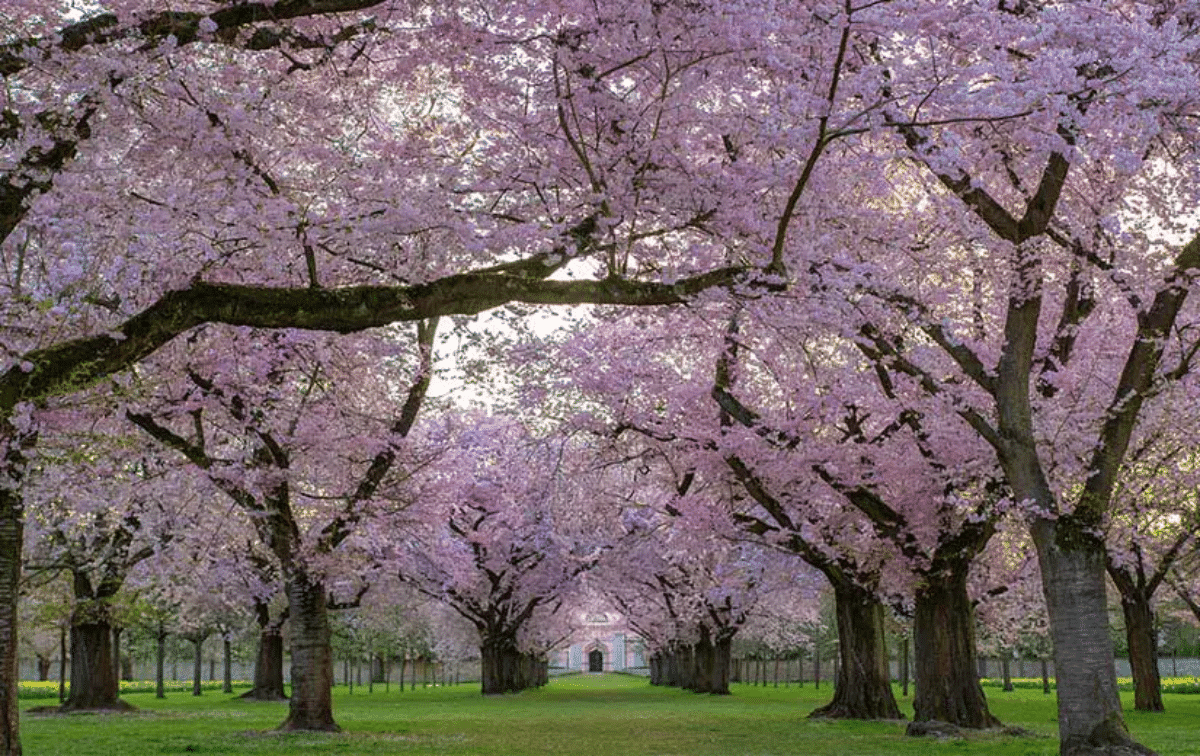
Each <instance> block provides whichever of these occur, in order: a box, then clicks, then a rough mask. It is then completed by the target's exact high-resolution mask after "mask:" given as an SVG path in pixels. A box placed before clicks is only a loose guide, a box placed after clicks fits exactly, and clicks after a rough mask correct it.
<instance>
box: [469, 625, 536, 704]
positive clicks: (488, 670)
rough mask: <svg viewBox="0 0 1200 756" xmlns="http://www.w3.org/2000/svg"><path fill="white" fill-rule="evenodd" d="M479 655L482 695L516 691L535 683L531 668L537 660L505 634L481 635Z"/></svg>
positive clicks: (533, 668)
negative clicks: (521, 649)
mask: <svg viewBox="0 0 1200 756" xmlns="http://www.w3.org/2000/svg"><path fill="white" fill-rule="evenodd" d="M479 654H480V671H481V678H482V679H481V681H480V690H481V692H482V693H483V695H485V696H490V695H498V694H501V693H517V692H519V691H522V690H525V689H526V688H532V687H536V686H537V685H538V678H539V676H538V675H537V674H536V669H535V668H536V666H537V665H538V663H539V660H538V659H537V657H535V656H534V655H533V654H528V653H525V652H522V651H520V650H518V648H517V641H516V639H515V638H513V637H511V636H509V635H506V634H485V635H484V636H483V638H482V639H481V643H480V646H479Z"/></svg>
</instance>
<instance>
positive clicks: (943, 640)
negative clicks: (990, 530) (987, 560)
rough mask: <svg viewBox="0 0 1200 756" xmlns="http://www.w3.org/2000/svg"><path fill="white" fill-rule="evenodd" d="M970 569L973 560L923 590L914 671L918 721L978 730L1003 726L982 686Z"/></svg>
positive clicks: (930, 578)
mask: <svg viewBox="0 0 1200 756" xmlns="http://www.w3.org/2000/svg"><path fill="white" fill-rule="evenodd" d="M969 567H970V562H969V561H967V562H965V563H963V562H959V563H957V564H954V565H951V566H948V567H947V568H946V569H945V570H940V571H935V572H930V573H928V574H926V575H924V580H923V581H922V582H921V583H920V585H919V587H918V588H917V591H916V602H915V608H914V614H913V650H914V664H913V667H914V668H915V670H916V676H917V680H916V684H917V689H916V692H915V693H914V695H913V712H914V713H913V721H914V722H926V721H931V720H938V721H942V722H950V723H951V724H956V725H958V726H959V727H971V728H976V729H982V728H986V727H996V726H998V725H999V724H1000V720H998V719H996V717H994V716H992V714H991V712H990V711H988V705H987V698H986V697H985V696H984V694H983V687H982V686H981V685H980V684H979V677H978V670H977V661H976V658H975V655H976V650H975V648H976V644H975V609H974V606H973V605H972V604H971V598H970V596H969V595H968V593H967V571H968V569H969ZM843 666H845V665H843ZM906 677H907V675H906ZM907 687H908V685H907V681H906V683H905V688H907Z"/></svg>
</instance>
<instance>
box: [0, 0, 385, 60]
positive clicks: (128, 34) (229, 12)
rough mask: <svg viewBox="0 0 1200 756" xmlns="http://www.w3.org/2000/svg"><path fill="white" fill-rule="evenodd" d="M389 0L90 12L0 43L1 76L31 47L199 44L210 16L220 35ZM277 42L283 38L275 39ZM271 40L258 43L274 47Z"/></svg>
mask: <svg viewBox="0 0 1200 756" xmlns="http://www.w3.org/2000/svg"><path fill="white" fill-rule="evenodd" d="M383 1H384V0H281V1H280V2H277V3H274V4H271V3H264V2H258V3H239V2H233V3H230V4H228V5H226V6H225V7H222V8H218V9H217V10H214V11H212V12H211V13H198V12H183V11H169V10H164V11H159V12H157V13H152V14H149V15H145V16H142V17H140V18H136V19H121V18H120V17H118V16H117V15H116V14H113V13H101V14H97V15H95V16H89V17H88V18H85V19H83V20H81V21H77V22H75V23H73V24H70V25H69V26H65V27H63V28H62V29H61V30H59V32H58V34H56V35H55V36H54V38H52V39H37V38H31V39H22V40H17V41H15V42H10V43H8V44H6V45H3V46H0V76H12V75H14V74H17V73H20V72H21V71H23V70H24V69H25V68H27V67H28V66H29V52H28V51H29V50H33V49H41V50H45V49H47V47H48V46H49V45H53V47H55V48H57V49H59V50H61V51H63V52H77V51H79V50H82V49H83V48H85V47H91V46H94V45H104V44H108V43H110V42H114V41H117V40H121V39H137V38H140V39H145V40H146V41H147V42H157V41H161V40H165V39H166V38H167V37H168V36H174V37H175V41H176V44H177V45H186V44H190V43H192V42H195V41H196V40H197V39H199V37H200V29H201V22H203V21H205V20H207V21H208V22H210V24H211V25H212V26H210V28H212V29H213V35H214V36H215V37H218V38H220V37H223V36H226V35H229V34H230V33H231V32H235V31H236V30H238V29H240V28H242V27H244V26H248V25H250V24H255V23H260V22H263V21H286V20H289V19H294V18H303V17H309V16H330V15H334V14H337V13H348V12H351V11H359V10H366V9H368V8H372V7H374V6H377V5H381V4H382V3H383ZM274 41H275V42H276V43H277V42H278V39H275V40H274ZM270 46H273V45H272V44H269V43H263V44H257V45H254V47H270Z"/></svg>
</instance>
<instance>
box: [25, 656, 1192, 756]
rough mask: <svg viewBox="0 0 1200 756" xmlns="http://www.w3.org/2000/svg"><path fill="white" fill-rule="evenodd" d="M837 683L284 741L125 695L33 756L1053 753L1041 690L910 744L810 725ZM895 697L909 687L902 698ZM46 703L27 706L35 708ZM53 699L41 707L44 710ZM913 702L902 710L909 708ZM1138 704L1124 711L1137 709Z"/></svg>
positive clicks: (376, 722) (466, 715) (1150, 733)
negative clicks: (965, 726) (966, 726)
mask: <svg viewBox="0 0 1200 756" xmlns="http://www.w3.org/2000/svg"><path fill="white" fill-rule="evenodd" d="M829 693H830V691H829V689H828V686H823V687H822V689H821V690H820V691H815V690H813V688H812V686H811V685H807V686H805V687H803V688H798V687H795V686H792V687H790V688H783V687H780V688H774V687H768V688H755V687H749V686H745V685H735V686H734V695H732V696H720V697H716V696H697V695H694V694H691V693H686V692H683V691H678V690H671V689H664V688H655V687H652V686H650V685H648V684H647V683H646V681H645V680H644V679H640V678H633V677H626V676H621V675H596V676H572V677H566V678H560V679H557V680H554V681H553V682H552V683H551V684H550V685H549V686H547V687H546V688H544V689H542V690H537V691H527V692H525V693H521V694H519V695H514V696H504V697H492V698H484V697H482V696H480V695H479V693H478V688H477V687H474V686H466V685H464V686H460V687H452V688H423V689H420V688H419V689H417V690H415V691H407V692H404V693H399V692H397V691H395V690H394V689H393V691H392V692H391V693H384V692H383V691H382V690H381V689H379V690H376V692H375V693H374V694H371V695H368V694H367V693H366V691H365V689H362V688H356V689H355V693H354V695H348V694H347V692H346V690H345V689H344V688H340V689H338V691H337V693H336V701H335V707H336V713H337V719H338V722H339V723H340V724H341V725H342V727H343V728H345V730H346V732H344V733H340V734H332V735H325V734H286V735H284V734H278V733H275V732H272V731H271V729H272V728H273V727H275V726H276V725H278V724H279V723H280V722H282V721H283V719H284V716H285V714H286V707H285V705H280V704H264V703H249V702H244V701H240V700H237V699H235V698H233V697H230V696H225V695H220V694H216V693H206V694H205V695H204V696H201V697H199V698H195V697H193V696H190V695H184V694H173V695H170V696H169V697H168V698H167V699H165V700H163V701H159V700H156V699H155V698H154V697H153V696H152V695H149V694H135V695H129V696H126V697H125V698H126V699H127V700H128V701H129V702H130V703H132V704H134V705H135V706H137V707H139V711H138V712H136V713H133V714H124V715H95V714H77V715H70V716H42V715H25V716H24V717H23V718H22V722H21V730H22V736H23V737H22V741H23V743H24V747H25V753H26V754H27V756H150V755H151V754H153V755H154V756H161V755H163V754H192V753H200V754H231V755H232V754H239V755H240V754H254V755H258V754H262V755H264V756H266V755H279V756H282V755H283V754H289V755H290V754H347V755H353V756H357V755H358V754H364V755H366V754H449V755H452V756H466V755H468V754H469V755H472V756H479V755H484V754H486V755H488V756H493V755H494V756H540V755H542V754H555V755H562V756H610V755H611V756H618V755H619V756H708V755H711V756H741V755H745V756H751V755H753V756H775V755H779V756H782V755H784V754H804V755H805V756H858V755H861V756H918V755H919V756H938V755H940V754H946V755H947V756H948V755H950V754H978V755H979V756H1002V755H1003V756H1056V754H1057V753H1058V744H1057V741H1056V740H1055V739H1054V734H1055V725H1054V701H1053V697H1050V696H1044V695H1043V694H1042V693H1041V692H1040V691H1029V690H1024V691H1016V692H1013V693H1003V692H998V691H994V690H992V689H989V690H988V691H987V693H988V699H989V703H990V705H991V708H992V711H993V712H995V713H996V714H997V715H998V716H999V717H1000V718H1001V719H1002V720H1003V721H1004V722H1005V724H1009V725H1017V726H1020V727H1023V728H1026V729H1028V730H1031V731H1033V732H1035V733H1037V735H1038V736H1039V737H1011V736H1006V735H1002V734H999V733H981V734H972V735H971V736H969V737H968V738H966V739H947V740H942V741H936V740H929V739H914V738H906V737H905V736H904V734H903V732H904V725H903V723H893V722H828V721H810V720H807V719H806V718H805V717H806V715H807V714H808V712H809V711H811V710H812V709H814V708H816V707H817V706H818V705H820V704H821V703H824V702H825V701H826V700H827V698H828V696H829ZM897 693H898V691H897ZM1165 698H1166V705H1167V708H1168V713H1166V714H1165V715H1164V714H1159V715H1142V714H1139V713H1137V712H1128V713H1127V716H1128V721H1129V724H1130V727H1131V728H1132V729H1133V731H1134V734H1135V735H1136V736H1137V738H1138V739H1139V740H1141V741H1142V742H1144V743H1146V744H1147V745H1150V746H1152V747H1154V748H1156V749H1158V750H1159V752H1160V754H1162V756H1197V754H1200V696H1196V695H1167V696H1165ZM36 703H39V702H36V701H31V702H29V705H30V706H32V705H35V704H36ZM41 703H44V702H41ZM908 703H909V702H907V701H903V702H902V706H901V707H902V709H906V710H907V711H909V712H911V706H907V705H906V704H908ZM1130 706H1132V702H1131V701H1130V702H1127V707H1130Z"/></svg>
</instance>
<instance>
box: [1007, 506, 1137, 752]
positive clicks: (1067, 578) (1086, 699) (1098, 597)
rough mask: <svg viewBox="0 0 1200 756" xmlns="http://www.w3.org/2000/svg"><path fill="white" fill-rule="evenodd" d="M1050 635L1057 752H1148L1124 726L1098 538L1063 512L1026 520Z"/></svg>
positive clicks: (1103, 561) (1101, 549) (1100, 545)
mask: <svg viewBox="0 0 1200 756" xmlns="http://www.w3.org/2000/svg"><path fill="white" fill-rule="evenodd" d="M1031 531H1032V534H1033V540H1034V544H1035V546H1036V547H1037V553H1038V563H1039V564H1040V566H1041V570H1042V591H1043V592H1044V594H1045V597H1046V609H1047V610H1048V613H1049V615H1050V634H1051V637H1052V638H1053V640H1054V673H1055V677H1056V678H1057V682H1058V685H1057V688H1058V731H1059V738H1060V742H1059V753H1060V754H1061V755H1062V756H1092V755H1093V754H1096V755H1109V756H1118V755H1120V756H1125V755H1126V754H1151V753H1153V751H1151V750H1150V749H1148V748H1146V747H1145V746H1143V745H1141V744H1139V743H1137V742H1136V741H1134V740H1133V739H1132V738H1131V737H1130V735H1129V729H1128V728H1127V727H1126V726H1125V719H1124V717H1123V716H1122V713H1121V700H1120V697H1119V696H1118V692H1117V673H1116V666H1115V664H1114V663H1113V644H1112V638H1111V636H1110V635H1109V623H1108V603H1107V597H1106V595H1105V551H1104V545H1103V544H1102V543H1100V542H1099V541H1097V540H1096V539H1095V538H1094V537H1093V536H1090V535H1088V534H1086V533H1085V532H1083V528H1082V527H1080V526H1078V525H1076V524H1075V523H1074V522H1073V521H1071V520H1070V518H1068V517H1062V518H1060V519H1058V520H1054V521H1051V520H1038V521H1036V522H1035V523H1034V524H1033V525H1032V527H1031Z"/></svg>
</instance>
